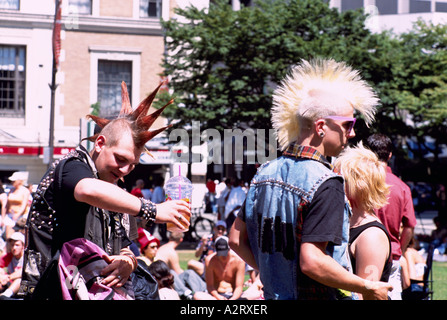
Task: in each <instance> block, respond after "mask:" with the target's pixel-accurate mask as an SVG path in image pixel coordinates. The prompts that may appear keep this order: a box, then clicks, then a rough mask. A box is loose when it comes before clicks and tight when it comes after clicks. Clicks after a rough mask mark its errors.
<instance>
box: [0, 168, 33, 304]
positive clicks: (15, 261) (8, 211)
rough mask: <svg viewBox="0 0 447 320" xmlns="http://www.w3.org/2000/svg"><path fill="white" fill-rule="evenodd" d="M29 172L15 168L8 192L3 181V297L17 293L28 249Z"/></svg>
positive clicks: (0, 249)
mask: <svg viewBox="0 0 447 320" xmlns="http://www.w3.org/2000/svg"><path fill="white" fill-rule="evenodd" d="M27 179H28V175H27V172H22V171H17V172H14V173H13V174H12V175H11V176H10V177H9V178H8V180H9V181H10V182H11V184H12V187H11V189H10V190H9V192H6V191H5V190H4V188H3V186H2V185H1V184H0V204H1V216H0V230H1V234H0V298H5V297H6V298H10V297H12V296H14V295H16V294H17V292H18V291H19V287H20V281H21V276H22V265H23V254H24V249H25V221H26V218H27V215H28V211H29V208H30V204H31V187H29V186H28V185H27Z"/></svg>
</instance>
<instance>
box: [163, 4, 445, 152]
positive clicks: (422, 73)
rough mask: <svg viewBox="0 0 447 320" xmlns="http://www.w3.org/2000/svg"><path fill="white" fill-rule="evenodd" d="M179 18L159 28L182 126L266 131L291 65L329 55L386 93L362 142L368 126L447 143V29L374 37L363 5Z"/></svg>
mask: <svg viewBox="0 0 447 320" xmlns="http://www.w3.org/2000/svg"><path fill="white" fill-rule="evenodd" d="M176 14H177V15H178V16H179V17H180V18H179V19H177V20H170V21H166V22H162V24H163V27H164V29H165V32H166V46H167V52H168V54H167V55H166V57H165V59H164V62H163V67H164V69H165V75H167V76H169V77H170V79H171V80H170V84H169V85H170V88H171V89H173V91H174V94H175V97H176V100H175V106H174V107H172V108H168V109H167V110H166V111H165V112H164V114H165V115H166V116H168V117H170V118H172V119H180V123H179V124H178V126H189V125H190V124H191V122H192V121H200V122H201V128H202V129H203V130H205V129H207V128H215V129H218V130H223V129H227V128H235V127H241V126H242V127H244V128H247V127H251V128H268V127H270V126H271V123H270V108H271V104H272V101H271V94H272V91H273V89H274V88H275V86H276V85H277V84H278V83H279V82H280V81H281V80H282V79H283V77H284V76H285V75H286V73H287V72H288V70H289V68H290V66H292V65H294V64H296V63H298V62H299V61H300V60H301V59H303V58H304V59H310V58H314V57H325V58H329V57H330V58H334V59H336V60H344V61H346V62H347V63H349V64H350V65H352V66H353V67H354V68H356V69H358V70H360V72H361V75H362V77H364V78H365V79H366V80H367V81H369V82H370V83H371V85H372V86H373V87H374V88H375V89H376V91H377V92H378V94H379V97H380V99H381V106H380V108H379V110H378V114H377V117H376V123H375V124H374V126H372V127H371V128H366V126H364V125H362V124H361V123H360V124H359V126H358V130H356V133H357V139H358V140H360V139H362V138H364V137H366V136H367V135H369V134H370V133H371V131H380V132H383V133H385V134H388V135H390V136H392V137H401V138H405V137H411V136H415V135H419V137H423V136H424V135H426V134H427V132H429V133H430V135H431V136H432V137H434V138H435V139H437V143H438V144H439V143H447V135H446V134H441V132H445V129H444V128H445V126H446V116H447V99H446V97H447V86H446V79H447V51H446V50H445V49H446V47H447V27H446V26H442V25H440V26H435V25H432V24H430V23H429V24H426V23H424V22H422V21H419V22H417V24H415V27H414V28H413V30H411V31H410V32H408V33H405V34H402V35H395V34H392V33H391V32H382V33H377V34H372V33H371V32H370V31H369V30H368V29H367V28H366V27H365V21H366V18H367V16H365V15H364V14H363V11H361V10H356V11H347V12H344V13H339V12H338V11H337V10H336V9H331V8H329V6H328V4H327V1H321V0H276V1H273V0H258V1H255V5H254V6H251V7H242V8H241V10H239V11H233V10H232V9H231V6H230V5H228V1H224V0H218V1H213V2H212V3H211V4H210V7H209V8H208V9H207V10H198V9H197V8H193V7H192V8H191V7H190V8H188V9H185V10H181V9H177V10H176ZM408 120H410V121H408ZM421 128H424V130H425V131H424V130H422V129H421ZM403 140H405V139H402V141H403ZM399 141H401V139H399Z"/></svg>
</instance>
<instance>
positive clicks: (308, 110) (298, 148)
mask: <svg viewBox="0 0 447 320" xmlns="http://www.w3.org/2000/svg"><path fill="white" fill-rule="evenodd" d="M378 103H379V100H378V98H377V96H376V95H375V93H374V92H373V90H372V88H371V87H370V86H369V85H368V84H367V83H366V81H364V80H362V79H361V77H360V75H359V72H358V71H356V70H354V69H352V68H351V67H349V66H348V65H347V64H346V63H344V62H337V61H335V60H332V59H315V60H312V61H305V60H302V61H301V63H300V64H298V65H297V66H295V67H294V68H293V69H292V71H291V73H290V74H289V75H288V76H287V77H286V78H285V79H284V80H283V81H282V83H281V84H280V86H279V87H278V88H277V89H276V90H275V92H274V94H273V106H272V110H271V114H272V124H273V128H274V129H275V130H276V134H277V138H278V142H279V146H280V148H281V150H282V151H283V155H282V156H281V157H279V158H277V159H275V160H273V161H270V162H268V163H265V164H264V165H263V166H261V167H260V168H259V170H258V172H257V173H256V175H255V177H254V178H253V180H252V181H251V184H250V189H249V191H248V193H247V198H246V201H245V204H244V206H243V207H242V209H241V211H240V212H239V215H238V217H237V219H236V221H235V223H234V225H233V228H232V229H231V231H230V246H231V248H232V249H233V250H234V251H236V253H238V254H239V255H240V256H241V257H242V258H243V259H244V260H245V261H246V262H247V263H248V264H250V265H251V266H252V267H253V268H255V269H257V270H259V272H260V277H261V282H262V284H263V285H264V296H265V299H279V300H295V299H321V300H335V299H352V295H351V292H359V293H361V294H362V295H363V297H365V298H366V299H387V292H388V290H390V289H391V286H390V285H388V284H387V283H384V282H372V281H369V280H365V279H362V278H360V277H358V276H356V275H354V274H353V273H352V270H351V266H350V262H349V257H348V255H347V244H348V239H349V217H350V215H351V211H350V207H349V204H348V202H347V200H346V197H345V193H344V188H343V177H342V176H341V175H340V174H337V173H335V172H334V170H333V166H332V164H331V163H330V162H329V161H328V159H327V157H335V156H338V155H339V154H340V152H341V151H342V150H343V149H344V148H345V146H346V145H347V143H348V140H349V139H350V138H353V137H354V136H355V131H354V125H355V122H356V118H355V117H354V112H358V113H359V114H360V115H361V116H363V118H364V120H365V122H366V123H367V124H370V123H371V122H372V121H373V119H374V114H375V111H376V106H377V104H378Z"/></svg>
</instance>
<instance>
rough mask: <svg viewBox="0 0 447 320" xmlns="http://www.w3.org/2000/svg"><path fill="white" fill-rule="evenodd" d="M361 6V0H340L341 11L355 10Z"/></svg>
mask: <svg viewBox="0 0 447 320" xmlns="http://www.w3.org/2000/svg"><path fill="white" fill-rule="evenodd" d="M359 8H363V0H342V2H341V11H342V12H345V11H347V10H356V9H359Z"/></svg>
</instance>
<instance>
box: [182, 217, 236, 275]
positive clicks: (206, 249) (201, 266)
mask: <svg viewBox="0 0 447 320" xmlns="http://www.w3.org/2000/svg"><path fill="white" fill-rule="evenodd" d="M226 233H227V224H226V222H225V221H223V220H219V221H217V222H216V224H215V225H214V228H213V233H212V234H208V235H204V236H203V237H202V239H201V240H200V242H199V244H198V245H197V247H196V252H195V256H196V257H198V258H199V260H193V259H191V260H189V261H188V269H191V270H194V271H195V272H197V274H198V275H200V276H202V277H203V278H204V277H205V259H206V257H209V256H210V255H211V254H212V253H214V252H215V247H214V240H215V239H217V238H218V237H220V236H224V235H226Z"/></svg>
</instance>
